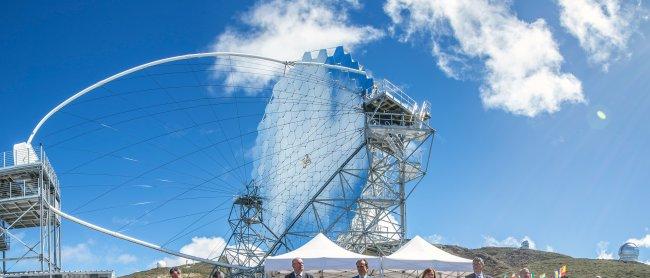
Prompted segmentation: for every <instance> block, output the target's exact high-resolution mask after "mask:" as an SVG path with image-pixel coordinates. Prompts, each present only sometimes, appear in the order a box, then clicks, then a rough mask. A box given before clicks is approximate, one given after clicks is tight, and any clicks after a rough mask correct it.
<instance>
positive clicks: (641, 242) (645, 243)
mask: <svg viewBox="0 0 650 278" xmlns="http://www.w3.org/2000/svg"><path fill="white" fill-rule="evenodd" d="M627 242H631V243H634V244H636V245H637V246H639V247H640V248H650V234H647V235H645V236H644V237H642V238H630V239H628V240H627Z"/></svg>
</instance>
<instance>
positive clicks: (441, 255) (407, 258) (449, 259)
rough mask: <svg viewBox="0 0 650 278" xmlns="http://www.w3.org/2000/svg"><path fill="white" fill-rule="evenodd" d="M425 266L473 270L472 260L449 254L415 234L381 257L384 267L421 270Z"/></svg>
mask: <svg viewBox="0 0 650 278" xmlns="http://www.w3.org/2000/svg"><path fill="white" fill-rule="evenodd" d="M427 267H433V268H434V269H435V270H436V271H443V272H472V271H473V270H472V260H468V259H465V258H461V257H458V256H456V255H452V254H449V253H447V252H445V251H443V250H441V249H440V248H438V247H435V246H433V245H432V244H431V243H429V242H427V241H426V240H424V239H423V238H421V237H420V236H415V237H414V238H413V239H411V240H410V241H409V242H407V243H406V244H404V245H403V246H402V247H401V248H400V249H398V250H397V251H395V252H394V253H393V254H391V255H390V256H387V257H384V258H383V268H384V269H408V270H422V269H425V268H427Z"/></svg>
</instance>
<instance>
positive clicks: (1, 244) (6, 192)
mask: <svg viewBox="0 0 650 278" xmlns="http://www.w3.org/2000/svg"><path fill="white" fill-rule="evenodd" d="M0 166H1V167H0V223H1V229H0V250H2V273H3V274H8V273H11V272H15V271H18V269H16V268H14V267H15V266H16V265H17V264H18V263H21V262H25V263H29V262H30V261H32V262H36V264H37V267H36V269H30V270H38V271H41V272H43V273H49V272H52V271H59V270H61V244H60V242H61V219H60V217H58V216H57V215H56V214H54V213H53V212H52V210H51V209H50V207H51V206H52V207H56V208H58V207H60V202H61V196H60V193H59V184H58V179H57V176H56V173H55V172H54V170H53V169H52V166H51V165H50V163H49V160H48V159H47V156H46V155H45V152H44V151H43V148H42V147H40V148H38V149H37V150H36V151H34V149H33V148H32V147H31V145H28V144H25V143H21V144H16V145H15V146H14V149H13V151H12V152H3V153H2V165H0ZM19 233H38V236H37V237H35V238H36V241H35V242H29V241H28V242H26V241H27V239H24V238H22V237H21V236H19V235H18V234H19ZM32 240H33V239H32ZM10 241H11V243H12V244H10ZM11 245H14V248H15V247H18V248H22V249H16V250H14V251H12V252H9V250H10V246H11ZM7 254H11V256H9V257H8V256H7ZM8 263H9V264H8ZM20 270H23V271H24V269H20Z"/></svg>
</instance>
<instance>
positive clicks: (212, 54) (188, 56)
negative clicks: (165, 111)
mask: <svg viewBox="0 0 650 278" xmlns="http://www.w3.org/2000/svg"><path fill="white" fill-rule="evenodd" d="M220 56H234V57H244V58H251V59H258V60H265V61H269V62H274V63H278V64H282V65H285V66H293V65H307V66H322V67H326V68H330V69H337V70H341V71H346V72H351V73H357V74H364V75H365V74H366V72H365V71H362V70H357V69H351V68H347V67H343V66H337V65H329V64H324V63H314V62H301V61H282V60H277V59H273V58H268V57H264V56H258V55H252V54H244V53H236V52H205V53H196V54H186V55H180V56H174V57H169V58H165V59H160V60H156V61H153V62H149V63H146V64H142V65H139V66H136V67H133V68H130V69H128V70H125V71H123V72H120V73H118V74H115V75H113V76H110V77H108V78H106V79H104V80H101V81H99V82H97V83H95V84H93V85H91V86H89V87H87V88H85V89H83V90H81V91H79V92H78V93H76V94H74V95H72V96H71V97H69V98H68V99H66V100H64V101H63V102H61V103H59V105H57V106H56V107H54V109H52V110H50V111H49V112H48V113H47V114H46V115H45V116H44V117H43V118H42V119H41V120H40V121H39V122H38V124H36V127H34V130H32V133H31V134H30V135H29V138H28V139H27V144H30V145H31V143H32V140H34V136H36V133H37V132H38V131H39V130H40V128H41V127H42V126H43V124H44V123H45V122H46V121H47V120H48V119H49V118H50V117H52V115H54V114H55V113H56V112H58V111H59V110H61V109H62V108H63V107H65V106H66V105H68V104H70V103H71V102H73V101H74V100H76V99H78V98H79V97H81V96H83V95H85V94H87V93H89V92H90V91H92V90H94V89H97V88H99V87H101V86H103V85H104V84H106V83H109V82H111V81H113V80H115V79H118V78H120V77H122V76H125V75H127V74H131V73H134V72H137V71H140V70H143V69H146V68H149V67H153V66H156V65H160V64H165V63H169V62H174V61H181V60H189V59H194V58H204V57H220Z"/></svg>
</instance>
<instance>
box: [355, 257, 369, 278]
mask: <svg viewBox="0 0 650 278" xmlns="http://www.w3.org/2000/svg"><path fill="white" fill-rule="evenodd" d="M357 272H358V273H359V275H357V276H354V277H352V278H371V277H372V276H369V275H368V261H366V259H360V260H358V261H357Z"/></svg>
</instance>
